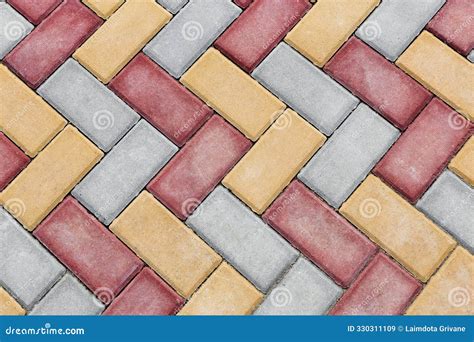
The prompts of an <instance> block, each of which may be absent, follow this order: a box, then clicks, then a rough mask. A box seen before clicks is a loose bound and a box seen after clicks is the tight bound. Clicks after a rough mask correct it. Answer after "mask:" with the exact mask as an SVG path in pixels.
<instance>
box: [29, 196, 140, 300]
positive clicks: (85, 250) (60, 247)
mask: <svg viewBox="0 0 474 342" xmlns="http://www.w3.org/2000/svg"><path fill="white" fill-rule="evenodd" d="M34 236H35V237H36V238H37V239H38V240H40V241H41V243H42V244H43V245H45V246H46V248H48V249H49V250H50V251H51V252H52V253H53V254H54V255H55V256H56V257H57V258H58V259H59V260H60V261H61V262H62V263H63V264H64V265H66V266H67V268H68V269H70V270H71V271H72V272H74V274H75V275H76V276H77V277H78V278H79V279H80V280H81V281H82V282H83V283H84V284H85V285H86V286H87V287H88V288H89V289H90V290H91V291H93V292H94V293H95V294H96V295H97V296H98V297H99V299H102V300H103V301H104V302H105V304H110V302H111V301H112V299H113V298H114V297H115V296H116V295H117V294H118V293H119V292H120V291H121V290H122V289H123V288H124V287H125V285H126V284H127V283H128V282H129V281H130V280H131V279H132V278H133V277H134V276H135V275H136V274H137V273H138V272H139V271H140V269H141V268H142V266H143V262H142V261H141V260H140V259H139V258H138V257H137V256H136V255H135V254H133V253H132V251H130V250H129V249H128V248H127V247H126V246H125V245H124V244H123V243H122V242H120V240H119V239H117V237H116V236H115V235H114V234H112V233H111V232H110V231H108V230H107V229H106V228H105V227H104V226H103V225H102V224H100V222H99V221H97V219H96V218H95V217H94V216H92V215H91V214H89V213H88V212H87V211H86V210H85V209H84V207H82V206H81V205H80V204H79V203H78V202H77V201H76V200H75V199H74V198H72V197H70V196H69V197H66V199H64V201H62V202H61V203H60V204H59V205H58V206H57V207H56V209H55V210H54V211H53V212H52V213H51V214H50V215H49V216H48V217H47V218H46V219H45V220H44V221H43V222H42V223H41V224H40V225H39V226H38V228H37V229H36V230H35V232H34Z"/></svg>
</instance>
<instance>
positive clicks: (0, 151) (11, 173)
mask: <svg viewBox="0 0 474 342" xmlns="http://www.w3.org/2000/svg"><path fill="white" fill-rule="evenodd" d="M0 156H2V163H1V165H0V191H2V190H3V189H4V188H5V187H6V186H7V185H8V183H10V181H12V180H13V178H15V177H16V175H18V174H19V173H20V171H21V170H22V169H24V168H25V166H26V165H28V163H29V162H30V158H28V157H27V156H26V155H25V154H24V153H23V152H22V151H21V150H20V149H19V148H18V147H16V146H15V144H13V143H12V142H11V141H10V139H8V138H7V137H6V136H5V135H4V134H3V133H1V132H0Z"/></svg>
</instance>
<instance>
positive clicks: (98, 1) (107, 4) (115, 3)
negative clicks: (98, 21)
mask: <svg viewBox="0 0 474 342" xmlns="http://www.w3.org/2000/svg"><path fill="white" fill-rule="evenodd" d="M82 2H83V3H84V4H85V5H87V6H88V7H89V8H90V9H91V10H93V11H94V12H95V13H96V14H97V15H98V16H99V17H101V18H103V19H107V18H108V17H110V16H111V15H112V13H114V12H115V11H116V10H117V9H118V8H119V7H120V6H122V4H123V3H124V2H125V0H107V1H103V0H82Z"/></svg>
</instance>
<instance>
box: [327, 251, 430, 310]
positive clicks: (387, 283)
mask: <svg viewBox="0 0 474 342" xmlns="http://www.w3.org/2000/svg"><path fill="white" fill-rule="evenodd" d="M421 287H422V286H421V284H420V283H419V282H418V281H416V280H415V279H414V278H413V277H412V276H411V275H410V274H408V273H407V272H406V271H405V270H403V269H402V268H400V266H398V265H397V264H396V263H395V262H393V261H392V260H390V259H389V258H388V257H387V256H386V255H385V254H383V253H382V252H380V253H378V254H377V255H376V256H375V257H374V259H373V260H372V261H371V262H370V264H369V265H368V266H367V267H366V268H365V269H364V271H363V272H362V273H361V274H360V276H359V277H358V278H357V279H356V281H355V282H354V284H353V285H352V286H351V287H350V288H349V289H348V290H347V291H346V292H345V293H344V295H343V296H342V297H341V299H340V300H339V301H338V302H337V304H336V305H335V306H334V307H333V309H332V310H331V311H330V312H329V314H331V315H401V314H402V313H404V312H405V310H406V308H407V306H408V305H409V304H410V302H411V300H412V298H413V297H414V296H415V295H416V294H417V293H418V292H419V291H420V290H421Z"/></svg>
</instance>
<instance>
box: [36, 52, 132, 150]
mask: <svg viewBox="0 0 474 342" xmlns="http://www.w3.org/2000/svg"><path fill="white" fill-rule="evenodd" d="M38 93H39V94H40V95H41V96H42V97H43V98H44V99H46V101H48V102H49V103H50V104H51V105H52V106H53V107H54V108H56V109H57V110H58V111H59V112H60V113H61V114H62V115H64V116H65V117H66V118H67V119H68V120H69V121H71V122H72V123H73V124H74V125H75V126H76V127H77V128H79V129H80V130H81V131H82V132H83V133H84V134H85V135H86V136H87V137H88V138H89V139H91V140H92V141H93V142H94V143H95V144H96V145H97V146H99V148H101V149H102V150H103V151H106V152H107V151H109V150H110V149H111V148H112V147H113V146H114V145H115V144H116V143H117V141H119V140H120V138H122V137H123V136H124V135H125V133H127V132H128V130H129V129H130V128H131V127H132V126H133V125H134V124H135V123H136V122H137V121H138V119H139V117H140V116H139V115H138V114H137V113H135V112H134V111H133V110H132V109H131V108H130V107H129V106H127V105H126V104H125V103H124V102H123V101H122V100H121V99H119V98H118V97H117V96H116V95H115V94H114V93H113V92H112V91H111V90H109V89H108V88H107V87H106V86H104V85H103V84H102V83H101V82H99V81H98V80H97V79H96V78H95V77H94V76H92V75H91V74H90V73H89V72H88V71H87V70H86V69H84V68H83V67H82V66H81V65H80V64H79V63H78V62H76V61H75V60H74V59H72V58H70V59H68V60H67V61H66V62H65V63H64V64H63V65H62V66H61V67H60V68H59V69H58V70H56V72H55V73H54V74H53V75H52V76H51V77H50V78H49V79H48V80H47V81H46V82H45V83H44V84H43V85H42V86H41V87H39V89H38Z"/></svg>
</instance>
